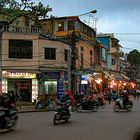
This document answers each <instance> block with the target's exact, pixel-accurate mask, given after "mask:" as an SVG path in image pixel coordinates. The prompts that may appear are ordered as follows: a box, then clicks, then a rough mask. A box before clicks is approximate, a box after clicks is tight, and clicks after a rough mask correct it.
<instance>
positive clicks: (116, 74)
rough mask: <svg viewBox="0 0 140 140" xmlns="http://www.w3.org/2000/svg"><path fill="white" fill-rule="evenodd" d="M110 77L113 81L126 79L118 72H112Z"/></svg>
mask: <svg viewBox="0 0 140 140" xmlns="http://www.w3.org/2000/svg"><path fill="white" fill-rule="evenodd" d="M110 75H111V77H112V79H114V80H123V79H124V77H122V76H121V74H120V73H117V72H110Z"/></svg>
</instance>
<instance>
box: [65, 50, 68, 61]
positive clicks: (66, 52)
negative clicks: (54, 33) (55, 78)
mask: <svg viewBox="0 0 140 140" xmlns="http://www.w3.org/2000/svg"><path fill="white" fill-rule="evenodd" d="M64 53H65V54H64V56H65V58H64V59H65V61H68V50H65V52H64Z"/></svg>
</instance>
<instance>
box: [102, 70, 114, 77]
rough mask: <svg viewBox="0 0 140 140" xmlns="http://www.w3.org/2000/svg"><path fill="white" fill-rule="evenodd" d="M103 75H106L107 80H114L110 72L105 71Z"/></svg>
mask: <svg viewBox="0 0 140 140" xmlns="http://www.w3.org/2000/svg"><path fill="white" fill-rule="evenodd" d="M103 73H104V74H105V78H107V79H111V78H112V77H111V75H110V73H109V72H108V71H105V70H104V71H103Z"/></svg>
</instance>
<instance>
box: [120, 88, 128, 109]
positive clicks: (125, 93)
mask: <svg viewBox="0 0 140 140" xmlns="http://www.w3.org/2000/svg"><path fill="white" fill-rule="evenodd" d="M121 98H122V100H123V107H125V106H126V105H127V103H128V101H129V95H128V93H127V91H126V90H124V91H123V92H122V95H121Z"/></svg>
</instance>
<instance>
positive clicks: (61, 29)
mask: <svg viewBox="0 0 140 140" xmlns="http://www.w3.org/2000/svg"><path fill="white" fill-rule="evenodd" d="M58 31H64V22H63V21H61V22H58Z"/></svg>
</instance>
